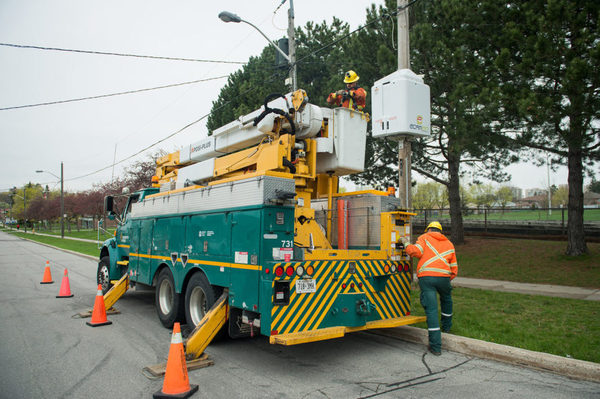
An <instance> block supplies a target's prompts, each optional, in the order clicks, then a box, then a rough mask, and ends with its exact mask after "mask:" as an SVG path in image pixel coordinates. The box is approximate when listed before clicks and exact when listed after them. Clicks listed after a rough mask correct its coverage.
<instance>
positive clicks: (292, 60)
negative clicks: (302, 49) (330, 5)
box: [288, 0, 298, 91]
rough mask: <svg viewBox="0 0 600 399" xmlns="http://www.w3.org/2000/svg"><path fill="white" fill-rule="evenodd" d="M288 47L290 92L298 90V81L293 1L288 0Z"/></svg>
mask: <svg viewBox="0 0 600 399" xmlns="http://www.w3.org/2000/svg"><path fill="white" fill-rule="evenodd" d="M288 37H289V39H288V42H289V43H288V47H289V52H290V61H289V62H290V81H291V82H292V91H296V90H297V89H298V81H297V80H296V35H295V32H294V0H290V8H289V10H288Z"/></svg>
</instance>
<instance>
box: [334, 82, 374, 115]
mask: <svg viewBox="0 0 600 399" xmlns="http://www.w3.org/2000/svg"><path fill="white" fill-rule="evenodd" d="M346 92H347V93H348V96H347V98H346V100H344V99H343V96H341V95H339V94H336V93H330V94H329V96H328V97H327V102H328V103H329V104H336V105H341V106H342V107H344V108H350V109H353V110H356V111H360V112H362V111H363V110H364V108H365V105H366V104H367V92H366V91H365V89H363V88H362V87H357V88H355V89H350V90H346Z"/></svg>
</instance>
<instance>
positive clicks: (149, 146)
mask: <svg viewBox="0 0 600 399" xmlns="http://www.w3.org/2000/svg"><path fill="white" fill-rule="evenodd" d="M286 73H287V72H286ZM278 76H279V77H281V76H283V73H282V72H276V73H274V74H272V75H271V76H270V77H269V78H267V80H266V82H265V83H269V82H271V81H273V80H274V79H275V78H276V77H278ZM252 90H256V89H255V88H254V87H249V88H248V89H247V90H245V91H243V92H241V93H239V95H238V97H239V96H240V95H244V94H246V93H248V92H250V91H252ZM232 101H233V99H231V100H229V101H227V102H225V103H223V104H221V105H220V106H219V107H217V108H216V109H214V111H217V110H219V109H221V108H223V107H225V106H226V105H228V104H229V103H231V102H232ZM209 115H210V112H209V113H207V114H205V115H203V116H201V117H200V118H198V119H196V120H195V121H193V122H190V123H188V124H187V125H185V126H184V127H182V128H180V129H179V130H177V131H175V132H173V133H171V134H169V135H168V136H166V137H163V138H162V139H160V140H158V141H156V142H154V143H152V144H150V145H148V146H146V147H144V148H143V149H141V150H139V151H138V152H136V153H135V154H132V155H130V156H128V157H126V158H123V159H121V160H120V161H118V162H114V163H111V164H110V165H107V166H105V167H103V168H100V169H98V170H95V171H93V172H90V173H87V174H85V175H81V176H77V177H72V178H70V179H65V181H72V180H78V179H82V178H84V177H88V176H92V175H95V174H96V173H100V172H102V171H104V170H107V169H109V168H112V167H113V166H115V165H119V164H121V163H123V162H125V161H128V160H130V159H131V158H133V157H136V156H138V155H140V154H141V153H143V152H144V151H147V150H149V149H150V148H152V147H154V146H156V145H157V144H160V143H162V142H163V141H165V140H168V139H170V138H171V137H173V136H175V135H177V134H179V133H181V132H183V131H184V130H186V129H188V128H189V127H191V126H193V125H195V124H196V123H198V122H200V121H201V120H203V119H205V118H207V117H208V116H209Z"/></svg>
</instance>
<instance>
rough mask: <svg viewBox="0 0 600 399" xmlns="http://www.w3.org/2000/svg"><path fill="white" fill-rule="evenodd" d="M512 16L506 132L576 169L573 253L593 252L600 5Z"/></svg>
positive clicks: (547, 7)
mask: <svg viewBox="0 0 600 399" xmlns="http://www.w3.org/2000/svg"><path fill="white" fill-rule="evenodd" d="M506 7H507V8H508V9H510V12H511V20H510V21H508V22H507V23H505V24H503V25H502V26H498V29H499V30H501V31H502V38H503V44H502V47H503V48H502V50H501V52H500V55H499V57H498V58H497V60H496V64H497V65H498V67H499V73H500V79H501V80H502V82H503V85H502V90H501V94H502V97H503V104H502V110H503V116H504V117H505V119H504V121H503V128H504V131H505V132H506V130H510V131H511V134H510V135H509V136H510V137H511V139H512V140H513V142H514V143H516V144H518V145H521V146H523V147H525V148H529V149H535V150H543V151H545V152H547V153H549V154H551V155H552V162H553V163H554V164H566V165H567V166H568V170H569V177H568V185H569V202H568V224H567V237H568V244H567V250H566V253H567V254H568V255H573V256H576V255H580V254H583V253H587V252H588V249H587V245H586V243H585V237H584V230H583V173H584V164H587V165H588V166H591V165H592V164H593V162H596V161H598V160H599V159H600V139H599V136H598V133H599V132H600V128H599V127H598V126H599V125H598V122H599V120H600V95H599V94H600V74H598V70H599V67H600V41H599V40H598V17H599V15H600V2H598V1H595V0H551V1H549V0H529V1H522V2H510V3H506Z"/></svg>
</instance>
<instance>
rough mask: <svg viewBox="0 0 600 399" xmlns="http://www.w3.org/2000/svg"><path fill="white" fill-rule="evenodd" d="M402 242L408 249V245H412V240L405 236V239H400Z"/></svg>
mask: <svg viewBox="0 0 600 399" xmlns="http://www.w3.org/2000/svg"><path fill="white" fill-rule="evenodd" d="M400 242H401V243H402V244H404V247H406V246H407V245H410V240H409V238H408V237H404V236H403V237H400Z"/></svg>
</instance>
